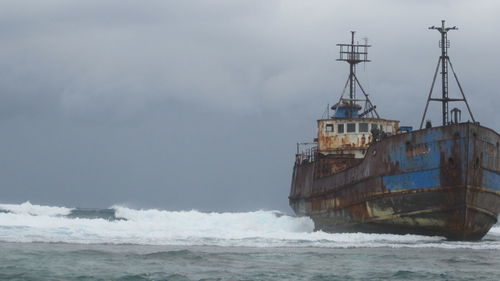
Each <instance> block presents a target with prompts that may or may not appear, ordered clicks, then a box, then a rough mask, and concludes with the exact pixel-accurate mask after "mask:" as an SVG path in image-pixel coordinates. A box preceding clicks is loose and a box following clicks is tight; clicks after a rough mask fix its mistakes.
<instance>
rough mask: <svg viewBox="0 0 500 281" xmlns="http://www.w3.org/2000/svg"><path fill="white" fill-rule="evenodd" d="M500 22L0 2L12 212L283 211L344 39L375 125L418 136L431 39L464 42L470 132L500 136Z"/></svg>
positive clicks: (491, 10)
mask: <svg viewBox="0 0 500 281" xmlns="http://www.w3.org/2000/svg"><path fill="white" fill-rule="evenodd" d="M499 12H500V4H499V3H498V2H497V1H389V0H386V1H294V0H289V1H284V0H283V1H269V0H262V1H258V0H257V1H231V0H226V1H223V0H220V1H189V0H183V1H131V0H128V1H123V0H122V1H48V0H47V1H46V0H44V1H2V2H0V130H1V139H0V155H2V156H1V157H0V201H1V202H5V203H15V202H23V201H26V200H31V201H32V202H34V203H40V204H54V205H65V206H70V207H71V206H80V207H108V206H111V205H112V204H126V205H129V206H132V207H158V208H163V209H170V210H174V209H175V210H180V209H199V210H210V211H226V210H254V209H258V208H263V209H279V210H283V211H287V210H288V207H287V196H288V189H289V185H290V180H291V169H292V166H293V154H294V151H295V143H296V142H297V141H310V140H312V138H313V137H314V134H315V128H314V126H315V120H316V119H318V118H320V117H321V116H322V114H323V113H324V111H325V109H326V107H327V105H328V104H330V105H331V104H333V103H334V102H335V101H336V100H337V99H338V97H339V95H340V93H341V91H342V88H343V85H344V82H345V79H346V78H347V70H348V69H347V65H346V64H345V63H341V62H336V61H335V59H336V58H337V56H338V55H337V47H336V44H337V43H347V42H348V41H349V39H350V33H349V31H351V30H355V31H357V33H356V36H357V38H358V39H359V40H360V41H362V40H365V39H364V38H367V40H368V42H369V43H370V44H372V45H373V47H372V48H371V49H370V54H369V57H370V59H371V60H372V62H370V63H367V64H366V65H360V66H359V67H358V74H359V77H360V80H361V81H362V83H363V84H364V86H365V88H366V89H367V90H368V91H369V93H370V97H371V99H372V100H373V101H374V103H375V104H377V108H378V111H379V113H380V114H381V116H382V117H384V118H388V119H397V120H401V122H402V125H411V126H414V127H417V126H418V125H419V122H420V118H421V115H422V111H423V108H424V106H425V101H426V98H427V95H428V92H429V88H430V84H431V80H432V75H433V71H434V68H435V64H436V63H437V59H438V56H439V49H438V41H439V34H438V33H437V32H436V31H431V30H428V29H427V28H428V27H429V26H431V25H439V24H440V22H441V19H446V20H447V24H449V25H451V26H454V25H456V26H458V27H459V30H458V31H451V32H450V34H449V37H448V38H449V39H450V41H451V49H450V50H449V54H450V57H451V59H452V62H453V65H454V67H455V70H456V71H457V74H458V76H459V78H460V80H461V83H462V86H463V88H464V90H465V93H466V95H467V97H468V100H469V103H470V105H471V108H472V111H473V113H474V114H475V118H476V119H477V120H478V121H480V122H481V124H483V125H484V126H488V127H490V128H492V129H495V130H497V131H498V129H499V125H498V120H500V113H499V111H498V109H497V108H498V105H499V104H500V98H499V96H498V91H497V87H498V78H497V76H498V73H500V59H499V58H498V56H497V54H496V49H497V47H496V46H497V44H498V43H499V41H500V39H499V37H498V36H497V35H498V30H499V28H500V21H499V20H498V14H499ZM363 42H364V41H363ZM450 81H451V79H450ZM450 84H451V85H452V87H451V91H452V92H451V95H452V96H453V95H458V89H457V88H456V86H454V83H453V82H451V83H450ZM436 94H438V90H437V89H436ZM462 109H463V112H464V115H465V116H467V114H465V112H466V111H465V109H464V108H463V107H462ZM430 110H431V115H430V117H434V118H435V117H436V116H438V114H439V112H438V110H439V106H438V105H436V106H433V107H431V108H430ZM434 120H435V121H434V122H435V123H439V122H438V121H439V119H438V118H435V119H434Z"/></svg>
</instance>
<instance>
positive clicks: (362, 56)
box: [332, 31, 380, 118]
mask: <svg viewBox="0 0 500 281" xmlns="http://www.w3.org/2000/svg"><path fill="white" fill-rule="evenodd" d="M355 33H356V32H355V31H351V44H337V46H339V49H340V52H339V53H340V56H339V58H338V59H337V61H345V62H347V63H348V64H349V77H348V78H347V82H346V84H345V86H344V90H343V91H342V95H341V96H340V101H339V103H338V104H337V105H340V104H341V103H343V102H347V103H348V104H349V108H350V109H351V110H349V111H347V112H346V113H347V114H348V116H347V117H348V118H352V117H353V115H355V114H353V110H355V109H356V108H357V107H358V105H356V104H355V102H356V101H358V100H357V99H356V84H357V85H358V86H359V89H360V90H361V92H363V95H364V96H365V98H366V100H365V102H366V103H365V108H366V110H365V112H363V114H362V115H366V114H368V113H371V112H372V111H373V112H374V113H375V114H376V116H377V118H380V117H379V115H378V113H377V111H376V110H375V108H376V107H375V106H374V105H373V104H372V102H371V101H370V99H369V98H368V94H367V93H366V92H365V90H364V89H363V87H362V86H361V83H360V82H359V80H358V78H357V77H356V65H357V64H358V63H361V62H364V63H366V62H370V60H369V59H368V47H371V45H368V44H367V39H366V40H365V44H359V43H356V44H355V43H354V34H355ZM347 86H349V98H348V99H344V98H343V96H344V93H345V90H346V88H347ZM337 105H334V106H333V107H332V109H335V108H336V106H337ZM356 112H357V111H356ZM362 115H360V116H359V117H362Z"/></svg>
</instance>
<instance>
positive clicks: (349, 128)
mask: <svg viewBox="0 0 500 281" xmlns="http://www.w3.org/2000/svg"><path fill="white" fill-rule="evenodd" d="M347 132H348V133H355V132H356V123H347Z"/></svg>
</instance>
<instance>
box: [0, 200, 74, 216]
mask: <svg viewBox="0 0 500 281" xmlns="http://www.w3.org/2000/svg"><path fill="white" fill-rule="evenodd" d="M0 210H4V211H7V212H10V213H14V214H26V215H32V216H66V215H69V214H70V213H71V210H72V209H69V208H65V207H52V206H42V205H33V204H31V203H30V201H26V202H24V203H22V204H0Z"/></svg>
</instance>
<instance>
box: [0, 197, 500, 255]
mask: <svg viewBox="0 0 500 281" xmlns="http://www.w3.org/2000/svg"><path fill="white" fill-rule="evenodd" d="M0 209H3V210H8V211H9V212H7V213H6V212H1V213H0V241H7V242H65V243H82V244H96V243H106V244H140V245H185V246H191V245H215V246H238V247H328V248H350V247H352V248H360V247H392V248H400V247H412V248H429V247H438V248H472V249H500V240H499V239H498V238H496V237H497V236H500V228H499V227H494V228H492V231H491V234H488V236H487V237H490V238H492V239H485V240H484V241H481V242H474V243H472V242H449V241H446V240H445V239H444V238H442V237H426V236H418V235H392V234H366V233H338V234H331V233H325V232H322V231H313V229H314V224H313V222H312V220H311V219H309V218H307V217H300V218H298V217H292V216H287V215H284V214H282V213H280V212H278V211H262V210H260V211H254V212H234V213H230V212H227V213H206V212H199V211H194V210H192V211H165V210H157V209H148V210H136V209H131V208H127V207H124V206H113V207H112V209H114V210H115V214H114V216H115V218H117V219H115V220H108V219H104V218H79V217H74V216H65V215H68V214H69V213H71V210H72V209H70V208H64V207H50V206H39V205H32V204H30V203H29V202H26V203H23V204H19V205H13V204H3V205H0ZM79 211H80V212H84V211H82V210H79ZM94 211H95V210H94Z"/></svg>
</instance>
